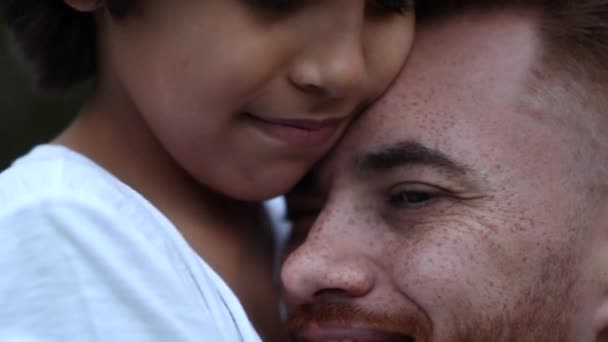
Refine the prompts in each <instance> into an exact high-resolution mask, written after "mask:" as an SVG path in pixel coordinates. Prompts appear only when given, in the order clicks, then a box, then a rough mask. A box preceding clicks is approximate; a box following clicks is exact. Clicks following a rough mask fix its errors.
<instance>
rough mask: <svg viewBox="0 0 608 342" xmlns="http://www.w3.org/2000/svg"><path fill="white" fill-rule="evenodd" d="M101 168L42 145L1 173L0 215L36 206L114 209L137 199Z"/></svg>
mask: <svg viewBox="0 0 608 342" xmlns="http://www.w3.org/2000/svg"><path fill="white" fill-rule="evenodd" d="M128 190H129V189H126V188H125V186H124V184H122V183H121V182H120V181H119V180H118V179H116V178H114V177H113V176H112V175H111V174H110V173H109V172H107V171H106V170H105V169H103V168H102V167H101V166H99V165H97V164H95V163H94V162H93V161H91V160H89V159H88V158H86V157H85V156H83V155H81V154H79V153H77V152H75V151H72V150H70V149H68V148H66V147H62V146H57V145H40V146H37V147H35V148H34V149H32V150H31V151H30V152H29V153H27V154H26V155H24V156H22V157H21V158H19V159H17V160H16V161H15V162H14V163H13V164H12V165H11V166H10V167H9V168H8V169H6V170H4V171H3V172H2V173H0V203H3V206H2V208H1V209H0V211H7V210H10V209H11V208H14V209H17V208H19V207H24V206H31V205H37V204H41V205H42V204H43V205H52V204H54V203H55V204H57V203H67V202H82V203H85V202H86V203H94V202H99V203H100V204H105V205H113V204H114V203H115V202H116V201H117V200H121V199H122V200H125V199H126V198H125V197H137V194H136V193H135V192H134V191H128Z"/></svg>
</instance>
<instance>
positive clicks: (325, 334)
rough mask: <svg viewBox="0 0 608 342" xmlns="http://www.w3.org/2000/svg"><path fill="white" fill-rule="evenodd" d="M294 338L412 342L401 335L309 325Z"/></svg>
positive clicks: (371, 329)
mask: <svg viewBox="0 0 608 342" xmlns="http://www.w3.org/2000/svg"><path fill="white" fill-rule="evenodd" d="M295 336H296V337H297V339H298V340H302V341H356V342H358V341H361V342H414V338H413V337H411V336H408V335H404V334H401V333H396V332H390V331H382V330H377V329H374V328H364V327H349V326H338V325H335V326H333V325H332V326H319V325H317V324H311V325H309V326H307V327H306V328H304V329H302V330H300V331H298V332H296V334H295Z"/></svg>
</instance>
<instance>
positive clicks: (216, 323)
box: [0, 145, 260, 342]
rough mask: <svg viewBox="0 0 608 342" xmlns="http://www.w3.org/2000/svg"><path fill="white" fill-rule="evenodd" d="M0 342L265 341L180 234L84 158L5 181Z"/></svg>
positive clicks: (60, 153) (18, 165)
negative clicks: (261, 339)
mask: <svg viewBox="0 0 608 342" xmlns="http://www.w3.org/2000/svg"><path fill="white" fill-rule="evenodd" d="M0 341H2V342H5V341H9V342H12V341H15V342H34V341H45V342H46V341H53V342H71V341H78V342H97V341H99V342H102V341H103V342H114V341H121V342H123V341H128V342H139V341H159V342H161V341H162V342H167V341H203V342H207V341H209V342H215V341H218V342H222V341H226V342H237V341H247V342H249V341H260V338H259V337H258V335H257V333H256V332H255V330H254V329H253V327H252V325H251V324H250V322H249V320H248V318H247V316H246V314H245V312H244V310H243V308H242V306H241V304H240V303H239V301H238V299H237V298H236V296H235V295H234V294H233V292H232V291H231V290H230V289H229V288H228V286H227V285H226V284H225V283H224V281H223V280H222V279H221V278H220V277H219V276H218V274H216V273H215V272H214V271H213V270H212V269H211V268H210V267H209V265H207V264H206V263H205V262H204V261H203V260H202V259H201V258H200V257H199V256H198V255H197V254H196V253H195V252H194V251H193V250H192V249H191V248H190V246H189V245H188V244H187V242H186V241H185V240H184V238H183V237H182V236H181V235H180V234H179V232H178V231H177V229H176V228H175V226H174V225H173V224H172V223H171V222H169V220H168V219H167V218H166V217H165V216H163V214H161V213H160V212H159V211H158V210H157V209H156V208H154V206H152V205H151V204H150V203H149V202H148V201H146V200H145V199H144V198H143V197H142V196H140V195H139V194H138V193H137V192H135V191H134V190H133V189H131V188H129V187H128V186H127V185H125V184H124V183H122V182H121V181H119V180H118V179H117V178H115V177H113V176H112V175H111V174H110V173H108V172H107V171H106V170H104V169H103V168H101V167H100V166H98V165H97V164H95V163H93V162H92V161H91V160H89V159H87V158H85V157H84V156H82V155H80V154H78V153H76V152H74V151H71V150H69V149H67V148H64V147H59V146H52V145H42V146H39V147H37V148H35V149H34V150H33V151H32V152H30V153H29V154H28V155H26V156H24V157H22V158H21V159H19V160H17V161H16V162H15V163H14V164H13V165H12V166H11V167H10V168H9V169H7V170H6V171H4V172H3V173H1V174H0Z"/></svg>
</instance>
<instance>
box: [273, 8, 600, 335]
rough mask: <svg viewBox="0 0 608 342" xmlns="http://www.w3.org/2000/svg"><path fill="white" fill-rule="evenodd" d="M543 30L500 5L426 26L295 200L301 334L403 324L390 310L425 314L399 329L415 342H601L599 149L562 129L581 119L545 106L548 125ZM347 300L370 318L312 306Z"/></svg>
mask: <svg viewBox="0 0 608 342" xmlns="http://www.w3.org/2000/svg"><path fill="white" fill-rule="evenodd" d="M536 23H537V16H536V14H535V13H534V12H533V11H526V10H494V11H492V12H488V13H482V14H480V13H473V12H470V13H469V12H467V13H462V14H460V15H457V16H453V17H450V18H446V19H442V20H439V21H434V22H431V23H425V24H424V25H422V26H421V28H420V31H419V35H418V36H417V39H416V43H415V44H414V50H413V53H412V55H411V57H410V59H409V60H408V63H407V64H406V66H405V69H404V70H403V72H402V73H401V75H400V76H399V77H398V79H397V82H396V83H395V84H394V85H393V86H392V89H391V90H390V91H389V92H388V93H387V94H385V96H384V97H383V99H382V100H381V101H379V102H378V103H377V104H376V105H375V106H374V107H372V108H371V109H370V111H368V112H367V113H366V114H365V115H364V116H362V117H361V118H360V119H359V120H358V121H357V122H356V123H355V124H354V125H353V127H352V129H351V130H350V131H349V132H348V134H347V136H346V137H345V139H344V140H343V141H342V142H341V144H340V145H339V146H338V148H337V149H336V150H335V151H334V152H333V153H332V155H331V156H330V157H329V158H328V159H327V160H326V161H324V163H323V164H322V165H320V166H319V168H318V169H317V171H316V173H315V177H316V183H315V189H314V191H312V190H311V189H308V191H298V189H296V191H294V192H293V193H292V194H290V197H289V198H288V200H289V204H290V210H291V213H292V216H293V218H294V220H295V227H294V229H295V235H294V236H295V240H294V241H293V242H292V246H291V253H290V254H289V255H288V257H287V259H286V260H285V263H284V266H283V271H282V280H283V286H284V290H285V294H286V297H287V299H288V300H287V301H288V303H289V307H290V312H291V313H292V323H293V324H292V328H293V331H292V332H293V334H294V336H299V337H301V338H302V340H306V339H304V337H306V334H307V332H306V329H307V328H306V327H309V326H317V325H320V326H323V325H324V324H325V325H328V324H329V325H330V326H333V325H336V324H338V325H340V326H348V325H349V324H350V323H349V322H356V325H358V326H360V325H361V323H362V322H363V323H364V324H366V325H367V326H368V327H369V328H370V329H379V330H390V331H395V329H394V326H393V325H392V324H391V323H390V322H389V323H387V324H384V323H383V320H382V319H383V317H387V316H391V317H402V318H406V317H415V319H416V320H417V321H416V322H414V323H413V324H411V325H410V326H409V328H408V327H406V328H404V329H402V330H398V331H397V332H399V333H402V334H406V335H416V336H415V337H417V339H416V341H438V342H453V341H468V342H477V341H479V342H485V341H497V342H501V341H504V342H507V341H526V342H528V341H529V342H539V341H541V342H544V341H546V342H553V341H559V342H562V341H563V342H566V341H571V342H587V341H589V342H591V341H604V340H603V339H602V337H601V336H602V334H601V332H602V330H603V328H602V327H601V326H598V325H597V324H596V323H594V322H597V321H598V317H601V316H602V314H601V312H602V311H603V310H604V305H605V300H606V299H605V297H604V296H605V293H606V289H607V288H606V278H605V272H603V271H601V266H599V267H598V265H600V264H602V263H604V262H605V261H606V259H605V253H604V252H603V250H604V247H603V246H605V243H606V241H607V240H606V239H607V237H608V236H607V235H608V229H607V228H608V227H607V225H606V223H605V222H606V221H605V218H606V214H607V213H608V208H607V207H606V199H605V197H603V198H602V200H599V201H598V197H597V196H596V195H592V193H593V191H591V189H593V187H594V184H595V181H596V179H595V178H593V179H592V178H590V177H588V173H587V172H586V170H587V169H589V168H590V167H591V166H593V165H592V164H588V163H587V161H593V163H597V162H598V157H597V156H600V155H602V154H600V153H599V150H594V149H592V148H590V146H592V144H589V141H588V140H586V139H588V137H587V136H585V135H584V134H581V131H580V130H579V129H577V128H576V127H573V126H571V125H564V124H562V123H563V122H564V121H567V120H564V117H563V116H564V115H569V112H560V111H557V110H554V109H555V108H552V107H549V106H545V107H541V109H542V108H544V109H545V110H547V112H544V114H545V116H546V117H545V120H542V121H540V120H538V119H537V117H535V116H534V115H533V110H531V107H530V104H529V103H528V102H525V101H524V100H523V99H525V97H524V96H523V94H526V92H527V91H528V90H529V88H528V86H529V84H530V83H529V71H530V70H531V68H532V67H533V66H534V63H535V61H536V60H537V57H538V55H539V52H540V51H541V49H542V44H541V41H540V38H539V34H538V27H537V25H536ZM535 109H538V107H537V108H535ZM579 115H580V116H579V120H590V121H589V122H588V123H589V125H593V121H591V120H595V119H596V118H595V116H593V115H586V113H580V114H579ZM596 124H599V122H597V123H596ZM592 156H595V157H594V158H592ZM602 160H603V159H602ZM315 196H316V197H317V198H322V199H323V206H322V207H319V203H318V202H317V203H314V201H312V200H310V199H309V200H306V197H309V198H310V197H315ZM307 234H308V235H307ZM337 304H345V305H350V306H351V308H352V307H354V308H357V309H356V310H355V311H361V312H365V313H366V314H365V315H361V316H357V315H353V314H352V313H348V312H346V311H345V312H343V313H340V312H333V313H332V316H331V317H330V318H327V314H326V313H323V312H322V311H321V312H319V313H318V314H317V315H316V316H315V315H302V313H301V308H306V307H310V306H315V305H316V306H319V307H323V306H324V305H337ZM351 311H352V309H351ZM341 314H343V315H341ZM344 317H346V318H344ZM376 319H377V320H376ZM413 327H422V329H423V331H422V332H420V331H419V332H418V333H415V331H414V330H415V328H413ZM408 329H410V330H409V332H408ZM404 330H405V331H404ZM603 338H605V337H603ZM309 340H313V341H316V339H309Z"/></svg>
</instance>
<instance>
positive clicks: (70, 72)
mask: <svg viewBox="0 0 608 342" xmlns="http://www.w3.org/2000/svg"><path fill="white" fill-rule="evenodd" d="M136 2H137V0H105V1H103V3H104V4H105V8H106V9H107V10H108V11H109V12H110V13H111V14H112V15H113V16H114V17H116V18H118V19H120V18H123V17H125V16H127V15H128V14H130V13H131V12H132V11H133V9H134V7H135V5H136ZM0 11H1V13H2V15H3V17H4V19H5V21H6V24H7V26H8V29H9V31H10V33H11V34H12V37H13V39H14V42H15V44H16V45H17V46H16V47H17V49H18V53H19V54H20V55H21V57H22V58H23V59H24V60H25V62H26V63H28V64H29V65H30V66H31V68H32V71H33V72H34V78H35V84H36V85H37V86H38V87H39V88H40V89H42V90H63V89H66V88H70V87H72V86H75V85H78V84H79V83H81V82H82V81H85V80H87V79H90V78H93V77H95V75H96V73H97V28H96V24H95V18H94V15H93V14H92V13H82V12H78V11H76V10H74V9H73V8H71V7H70V6H68V5H67V4H66V3H65V2H64V1H63V0H0Z"/></svg>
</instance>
